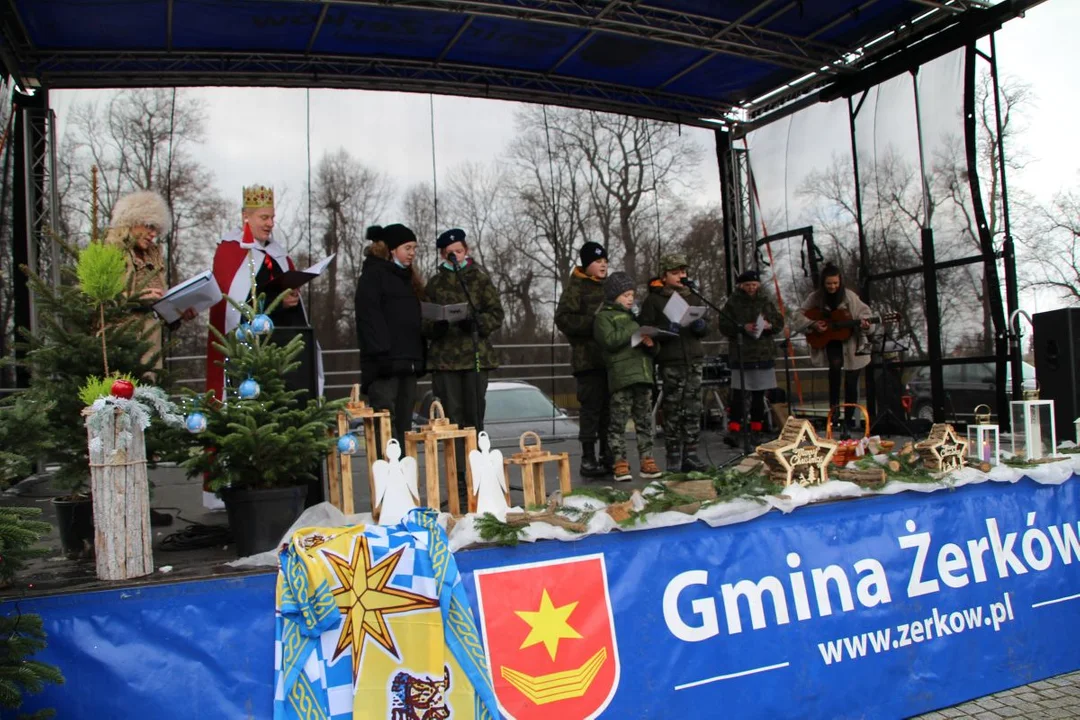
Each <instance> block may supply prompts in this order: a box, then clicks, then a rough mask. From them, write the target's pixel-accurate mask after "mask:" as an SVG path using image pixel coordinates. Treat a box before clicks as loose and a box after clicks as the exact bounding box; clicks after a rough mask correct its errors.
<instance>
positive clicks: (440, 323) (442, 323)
mask: <svg viewBox="0 0 1080 720" xmlns="http://www.w3.org/2000/svg"><path fill="white" fill-rule="evenodd" d="M448 332H450V321H449V320H436V321H435V323H434V324H433V325H432V326H431V335H432V337H434V338H441V337H443V336H444V335H446V333H448Z"/></svg>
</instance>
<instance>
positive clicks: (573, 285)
mask: <svg viewBox="0 0 1080 720" xmlns="http://www.w3.org/2000/svg"><path fill="white" fill-rule="evenodd" d="M603 304H604V282H603V281H602V280H597V279H596V278H593V277H590V276H589V275H586V274H585V273H584V272H583V271H582V269H581V268H574V272H572V273H571V274H570V279H569V280H567V281H566V288H565V289H564V290H563V292H562V296H561V297H560V298H559V305H558V307H557V308H556V309H555V325H556V327H558V328H559V330H561V331H562V333H563V335H566V339H567V340H568V341H569V342H570V348H571V350H572V353H573V355H572V359H571V365H572V367H573V371H574V372H575V373H579V372H585V371H587V370H603V369H604V355H603V353H602V352H600V346H599V345H597V344H596V340H595V339H594V338H593V320H594V319H595V318H596V312H597V310H599V309H600V306H601V305H603Z"/></svg>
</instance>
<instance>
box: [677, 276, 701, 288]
mask: <svg viewBox="0 0 1080 720" xmlns="http://www.w3.org/2000/svg"><path fill="white" fill-rule="evenodd" d="M679 282H680V283H682V284H683V285H685V286H686V287H688V288H690V289H691V290H693V289H694V288H696V287H697V283H696V282H694V281H693V280H691V279H690V278H688V277H684V278H679Z"/></svg>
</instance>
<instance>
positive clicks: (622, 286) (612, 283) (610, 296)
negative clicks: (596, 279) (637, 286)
mask: <svg viewBox="0 0 1080 720" xmlns="http://www.w3.org/2000/svg"><path fill="white" fill-rule="evenodd" d="M633 289H634V281H633V280H631V279H630V276H629V275H627V274H626V273H624V272H615V273H611V274H610V275H608V276H607V280H605V281H604V299H605V300H607V301H608V302H615V298H617V297H619V296H620V295H622V294H623V293H624V292H626V291H627V290H633Z"/></svg>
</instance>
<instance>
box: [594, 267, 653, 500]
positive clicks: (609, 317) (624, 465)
mask: <svg viewBox="0 0 1080 720" xmlns="http://www.w3.org/2000/svg"><path fill="white" fill-rule="evenodd" d="M633 305H634V282H633V280H631V279H630V276H629V275H627V274H626V273H624V272H617V273H612V274H611V275H610V276H609V277H608V279H607V280H605V281H604V304H603V305H602V306H601V307H600V311H599V312H598V313H597V314H596V322H595V323H594V324H593V335H594V337H595V338H596V342H597V343H599V345H600V347H601V349H603V351H604V362H605V365H606V366H607V375H608V391H609V392H610V393H611V424H610V426H609V428H608V444H609V445H610V447H611V451H612V454H613V455H614V457H615V480H617V481H620V482H625V481H628V480H631V479H633V476H632V475H631V474H630V463H629V462H627V460H626V438H625V433H626V421H627V420H628V419H630V418H632V419H633V420H634V430H635V433H636V435H637V448H638V456H639V457H640V458H641V477H642V478H644V479H647V480H651V479H654V478H658V477H660V475H661V472H660V468H659V466H657V464H656V460H654V459H653V457H652V454H653V422H652V389H653V359H652V356H653V354H654V353H655V352H656V349H657V346H656V344H655V343H654V342H653V339H652V338H651V337H642V338H641V342H640V343H638V344H637V345H634V344H632V342H633V337H634V333H636V332H637V331H638V330H639V329H640V328H641V326H640V325H638V323H637V320H636V319H635V318H634V313H633V311H632V310H631V308H632V307H633Z"/></svg>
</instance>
